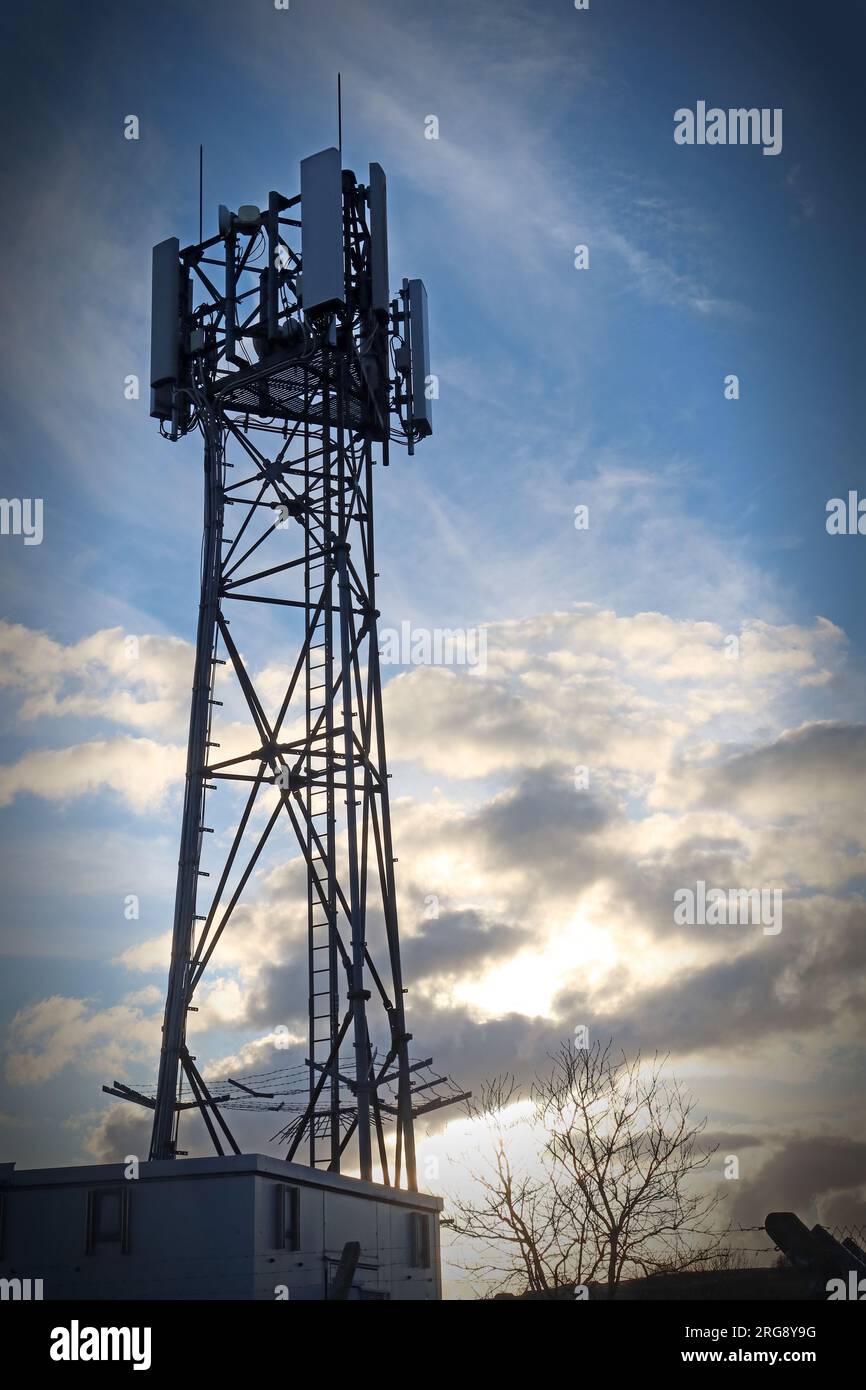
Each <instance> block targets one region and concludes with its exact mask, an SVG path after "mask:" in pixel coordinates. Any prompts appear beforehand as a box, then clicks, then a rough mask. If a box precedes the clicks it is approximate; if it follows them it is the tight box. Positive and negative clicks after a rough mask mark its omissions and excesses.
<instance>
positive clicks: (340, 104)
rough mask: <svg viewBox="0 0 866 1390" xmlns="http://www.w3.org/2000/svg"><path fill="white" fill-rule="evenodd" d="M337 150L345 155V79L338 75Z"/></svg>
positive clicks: (340, 74)
mask: <svg viewBox="0 0 866 1390" xmlns="http://www.w3.org/2000/svg"><path fill="white" fill-rule="evenodd" d="M337 149H338V150H339V151H340V154H342V153H343V77H342V73H339V72H338V73H337Z"/></svg>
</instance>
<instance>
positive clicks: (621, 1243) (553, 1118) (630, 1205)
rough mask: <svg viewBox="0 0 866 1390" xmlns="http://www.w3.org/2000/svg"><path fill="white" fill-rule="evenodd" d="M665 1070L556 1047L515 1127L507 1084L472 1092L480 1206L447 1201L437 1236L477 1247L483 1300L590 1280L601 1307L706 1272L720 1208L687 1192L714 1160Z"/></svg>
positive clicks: (714, 1198)
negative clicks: (625, 1293) (520, 1135)
mask: <svg viewBox="0 0 866 1390" xmlns="http://www.w3.org/2000/svg"><path fill="white" fill-rule="evenodd" d="M666 1060H667V1059H665V1058H659V1057H658V1056H655V1057H653V1058H652V1060H651V1061H644V1060H643V1059H642V1058H641V1056H640V1054H638V1055H637V1056H635V1057H633V1058H628V1057H626V1056H625V1054H624V1053H620V1054H619V1055H617V1056H615V1055H614V1054H613V1049H612V1044H611V1043H607V1044H606V1045H602V1044H601V1043H596V1044H594V1045H593V1046H592V1047H591V1048H588V1049H580V1048H577V1047H575V1046H574V1044H573V1043H571V1042H568V1043H564V1044H563V1045H562V1046H561V1047H560V1048H559V1049H558V1050H557V1051H556V1052H555V1053H554V1054H553V1055H552V1056H551V1058H550V1062H551V1066H550V1069H549V1071H548V1072H547V1073H545V1074H544V1075H543V1076H537V1077H536V1078H535V1081H534V1082H533V1085H532V1087H531V1090H530V1093H529V1096H528V1101H529V1113H528V1115H520V1116H519V1119H517V1118H514V1119H509V1118H508V1115H507V1112H508V1111H509V1108H510V1107H513V1106H514V1105H515V1104H516V1102H517V1101H518V1100H520V1099H521V1095H520V1091H519V1088H518V1087H517V1085H516V1083H515V1082H514V1079H513V1078H512V1077H502V1078H498V1079H497V1080H495V1081H493V1082H490V1083H488V1084H487V1085H486V1086H485V1087H484V1088H483V1090H482V1095H481V1098H480V1100H479V1102H478V1103H477V1104H475V1105H474V1106H473V1109H472V1111H471V1112H470V1113H472V1115H473V1117H474V1118H476V1119H479V1118H482V1117H483V1118H484V1119H485V1120H486V1121H487V1123H488V1125H489V1127H490V1129H491V1138H492V1155H491V1156H490V1157H489V1158H488V1159H487V1160H486V1162H484V1163H483V1165H482V1166H481V1167H479V1165H478V1163H477V1160H476V1162H475V1164H474V1165H473V1168H472V1176H473V1178H474V1180H475V1183H476V1186H477V1188H478V1189H480V1192H481V1194H482V1195H481V1198H480V1200H479V1198H478V1197H476V1196H473V1197H471V1198H467V1199H460V1198H458V1199H456V1200H454V1201H452V1203H451V1219H450V1224H451V1226H452V1228H453V1229H454V1231H455V1232H456V1233H458V1234H459V1235H462V1236H466V1237H469V1238H470V1239H471V1240H472V1241H474V1242H477V1243H478V1248H479V1249H480V1250H481V1252H482V1253H481V1258H480V1260H479V1261H478V1262H477V1263H475V1264H474V1265H473V1266H472V1269H473V1270H474V1272H475V1273H476V1274H482V1275H483V1276H484V1278H485V1281H486V1283H487V1285H488V1287H490V1286H491V1285H492V1286H494V1287H495V1286H496V1284H497V1282H498V1286H499V1287H500V1288H509V1287H510V1288H515V1287H518V1286H519V1285H523V1287H528V1288H529V1289H530V1290H532V1291H534V1292H539V1293H546V1294H554V1293H555V1292H556V1290H557V1289H560V1288H562V1286H563V1285H574V1284H583V1285H586V1284H588V1283H590V1282H591V1281H593V1280H595V1279H596V1278H598V1279H599V1282H603V1283H605V1284H606V1286H607V1292H608V1295H609V1297H614V1296H615V1294H616V1291H617V1289H618V1287H619V1285H620V1283H621V1282H622V1280H623V1278H625V1277H628V1276H630V1275H632V1274H641V1273H642V1274H649V1273H652V1272H654V1271H657V1270H663V1269H664V1270H672V1269H676V1270H682V1269H687V1268H690V1267H692V1266H694V1265H695V1264H697V1263H698V1262H700V1261H701V1260H706V1258H707V1255H708V1252H709V1251H710V1250H711V1249H712V1248H713V1245H714V1243H716V1242H717V1241H718V1239H719V1235H718V1233H717V1232H716V1231H714V1230H712V1229H711V1227H710V1225H709V1221H710V1218H711V1216H712V1213H713V1211H714V1209H715V1208H716V1206H717V1205H718V1203H719V1201H720V1200H721V1199H720V1197H719V1196H718V1195H717V1194H715V1193H713V1192H707V1191H706V1190H701V1188H700V1186H699V1185H697V1186H696V1185H695V1183H694V1181H693V1179H695V1178H696V1177H698V1176H699V1174H700V1173H701V1171H702V1170H703V1169H705V1168H706V1167H707V1165H708V1163H709V1162H710V1160H711V1158H712V1155H713V1153H714V1152H715V1149H712V1150H707V1149H705V1148H704V1147H702V1145H701V1142H700V1140H701V1134H702V1131H703V1129H704V1126H705V1124H706V1120H697V1119H696V1118H695V1116H694V1101H693V1100H692V1098H691V1097H690V1096H689V1095H688V1094H687V1092H686V1091H685V1090H684V1089H683V1088H682V1087H681V1086H680V1084H679V1083H678V1082H677V1081H676V1080H675V1079H674V1078H670V1077H667V1076H666V1074H665V1066H666ZM513 1113H514V1112H513V1111H512V1114H513ZM527 1125H528V1127H529V1130H530V1131H531V1133H532V1134H533V1135H534V1136H535V1146H534V1151H532V1152H531V1153H530V1154H529V1156H528V1158H526V1159H523V1158H521V1159H515V1157H514V1153H513V1151H514V1150H515V1149H516V1147H517V1144H516V1138H515V1136H516V1134H517V1130H518V1128H520V1129H522V1130H523V1131H524V1133H525V1130H526V1127H527ZM509 1131H511V1133H509Z"/></svg>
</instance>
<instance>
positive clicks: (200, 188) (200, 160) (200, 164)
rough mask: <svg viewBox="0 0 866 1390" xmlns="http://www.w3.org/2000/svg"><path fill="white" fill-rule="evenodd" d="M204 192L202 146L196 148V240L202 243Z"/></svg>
mask: <svg viewBox="0 0 866 1390" xmlns="http://www.w3.org/2000/svg"><path fill="white" fill-rule="evenodd" d="M203 191H204V145H199V147H198V239H199V241H200V242H202V241H204V237H203V236H202V221H203V218H202V209H203Z"/></svg>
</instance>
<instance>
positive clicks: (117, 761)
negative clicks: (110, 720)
mask: <svg viewBox="0 0 866 1390" xmlns="http://www.w3.org/2000/svg"><path fill="white" fill-rule="evenodd" d="M184 758H185V749H183V748H181V747H178V746H175V745H171V744H168V745H166V744H161V743H156V742H155V741H154V740H153V739H149V738H131V737H128V736H126V735H122V736H121V737H119V738H113V739H94V740H93V741H92V742H90V743H80V744H77V745H74V746H72V747H70V748H52V749H40V750H38V751H36V752H32V753H25V754H24V756H23V757H21V758H19V759H18V760H17V762H14V763H9V764H7V765H6V766H4V767H0V806H7V805H8V804H9V803H10V802H11V801H13V800H14V798H15V797H16V796H19V795H21V794H22V793H25V792H26V793H30V794H31V795H32V796H39V797H42V798H43V799H44V800H46V801H56V802H60V803H64V802H67V801H70V800H72V799H74V798H75V797H80V796H86V795H89V794H92V793H94V792H101V791H103V790H109V791H112V792H114V793H115V794H116V795H117V796H119V797H121V798H122V799H123V800H124V801H125V802H126V803H127V805H128V806H129V808H130V809H131V810H132V811H135V812H138V813H141V814H143V813H146V812H152V811H154V810H157V809H158V808H159V807H160V806H161V805H162V804H163V802H164V801H165V798H166V795H167V794H168V791H169V788H170V787H171V786H172V785H173V784H174V783H177V782H178V781H179V780H180V778H181V777H182V775H183V767H184Z"/></svg>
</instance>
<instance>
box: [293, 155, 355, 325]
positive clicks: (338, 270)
mask: <svg viewBox="0 0 866 1390" xmlns="http://www.w3.org/2000/svg"><path fill="white" fill-rule="evenodd" d="M301 261H302V274H303V298H304V313H305V314H311V313H314V312H315V311H316V310H318V309H328V308H336V307H337V305H339V304H343V303H344V302H345V297H346V291H345V285H344V281H343V172H342V160H341V158H340V151H339V150H335V149H330V150H322V151H321V152H320V153H319V154H313V155H310V157H309V159H302V160H301Z"/></svg>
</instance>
